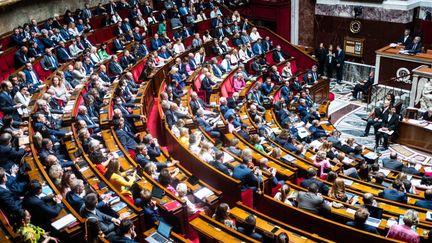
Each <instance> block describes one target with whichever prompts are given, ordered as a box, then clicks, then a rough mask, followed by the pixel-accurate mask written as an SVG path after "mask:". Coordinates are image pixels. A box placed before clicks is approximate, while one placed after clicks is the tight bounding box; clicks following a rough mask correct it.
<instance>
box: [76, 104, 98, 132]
mask: <svg viewBox="0 0 432 243" xmlns="http://www.w3.org/2000/svg"><path fill="white" fill-rule="evenodd" d="M77 120H83V121H85V123H86V124H87V128H89V129H93V132H94V133H98V132H100V128H99V123H98V120H99V119H98V118H97V117H92V116H91V115H90V114H88V112H87V107H85V106H84V105H80V106H79V107H78V115H77Z"/></svg>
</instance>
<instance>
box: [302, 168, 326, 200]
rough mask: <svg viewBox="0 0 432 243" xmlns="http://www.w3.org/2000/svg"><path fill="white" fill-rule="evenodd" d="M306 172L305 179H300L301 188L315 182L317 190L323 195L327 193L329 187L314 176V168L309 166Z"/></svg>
mask: <svg viewBox="0 0 432 243" xmlns="http://www.w3.org/2000/svg"><path fill="white" fill-rule="evenodd" d="M306 173H307V174H306V176H307V179H304V180H302V181H301V182H300V186H301V187H303V188H309V186H310V185H311V184H312V183H315V184H316V185H317V186H318V190H319V192H320V193H321V194H323V195H327V193H328V190H329V188H328V186H327V185H326V184H324V183H323V182H322V181H320V180H318V179H317V178H316V175H317V172H316V170H315V169H314V168H312V167H311V168H309V169H308V170H307V172H306Z"/></svg>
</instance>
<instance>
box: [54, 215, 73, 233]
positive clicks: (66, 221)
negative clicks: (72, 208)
mask: <svg viewBox="0 0 432 243" xmlns="http://www.w3.org/2000/svg"><path fill="white" fill-rule="evenodd" d="M76 221H77V219H76V218H75V217H74V216H73V215H72V214H68V215H66V216H63V217H62V218H60V219H58V220H56V221H54V222H53V223H52V224H51V225H52V227H54V228H55V229H56V230H61V229H63V228H64V227H66V226H68V225H70V224H72V223H75V222H76Z"/></svg>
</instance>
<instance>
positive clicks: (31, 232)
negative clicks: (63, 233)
mask: <svg viewBox="0 0 432 243" xmlns="http://www.w3.org/2000/svg"><path fill="white" fill-rule="evenodd" d="M30 219H31V215H30V213H29V211H27V210H23V211H21V214H20V215H19V228H18V231H17V235H18V238H19V242H28V243H34V242H39V243H48V242H58V239H56V238H54V237H52V236H50V235H49V233H48V232H45V230H44V229H42V228H40V227H38V226H35V225H33V224H31V222H30Z"/></svg>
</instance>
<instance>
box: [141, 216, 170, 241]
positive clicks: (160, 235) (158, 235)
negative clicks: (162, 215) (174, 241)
mask: <svg viewBox="0 0 432 243" xmlns="http://www.w3.org/2000/svg"><path fill="white" fill-rule="evenodd" d="M171 229H172V227H171V226H170V225H169V224H167V223H165V222H163V221H162V220H161V221H159V226H158V228H157V230H156V232H154V233H153V234H151V235H150V236H149V237H147V238H145V240H146V242H148V243H166V242H171V241H170V239H169V237H170V235H171Z"/></svg>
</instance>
